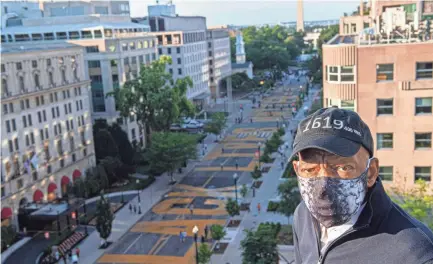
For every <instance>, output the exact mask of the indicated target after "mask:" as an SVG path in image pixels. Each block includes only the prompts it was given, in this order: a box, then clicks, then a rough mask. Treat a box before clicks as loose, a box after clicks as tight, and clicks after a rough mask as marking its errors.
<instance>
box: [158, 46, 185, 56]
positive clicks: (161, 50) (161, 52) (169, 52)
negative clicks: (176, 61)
mask: <svg viewBox="0 0 433 264" xmlns="http://www.w3.org/2000/svg"><path fill="white" fill-rule="evenodd" d="M163 53H164V52H163V48H158V54H159V55H162V54H163ZM165 53H166V54H169V55H170V54H171V48H167V49H166V52H165ZM176 53H177V54H180V47H176Z"/></svg>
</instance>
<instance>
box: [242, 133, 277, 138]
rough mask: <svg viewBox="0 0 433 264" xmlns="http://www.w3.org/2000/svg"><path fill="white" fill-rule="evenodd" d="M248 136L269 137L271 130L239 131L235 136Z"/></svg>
mask: <svg viewBox="0 0 433 264" xmlns="http://www.w3.org/2000/svg"><path fill="white" fill-rule="evenodd" d="M248 136H256V137H258V138H270V137H271V136H272V132H270V131H265V132H257V131H254V132H241V133H239V134H237V135H236V138H246V137H248Z"/></svg>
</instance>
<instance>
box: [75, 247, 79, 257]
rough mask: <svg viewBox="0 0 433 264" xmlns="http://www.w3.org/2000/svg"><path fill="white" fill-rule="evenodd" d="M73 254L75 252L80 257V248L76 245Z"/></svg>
mask: <svg viewBox="0 0 433 264" xmlns="http://www.w3.org/2000/svg"><path fill="white" fill-rule="evenodd" d="M75 254H77V257H80V248H79V247H77V248H76V249H75Z"/></svg>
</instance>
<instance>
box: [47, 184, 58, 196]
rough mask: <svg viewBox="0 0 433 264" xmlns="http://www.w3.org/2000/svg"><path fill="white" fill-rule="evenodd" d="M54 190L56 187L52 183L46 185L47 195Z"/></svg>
mask: <svg viewBox="0 0 433 264" xmlns="http://www.w3.org/2000/svg"><path fill="white" fill-rule="evenodd" d="M56 189H57V185H56V184H55V183H54V182H52V183H50V184H49V185H48V193H52V192H54V191H55V190H56Z"/></svg>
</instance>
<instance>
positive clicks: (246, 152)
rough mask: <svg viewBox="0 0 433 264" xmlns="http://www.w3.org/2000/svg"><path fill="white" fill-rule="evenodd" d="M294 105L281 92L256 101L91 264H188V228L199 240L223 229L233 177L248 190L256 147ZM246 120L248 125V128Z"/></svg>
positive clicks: (190, 258)
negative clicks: (214, 228)
mask: <svg viewBox="0 0 433 264" xmlns="http://www.w3.org/2000/svg"><path fill="white" fill-rule="evenodd" d="M295 99H296V96H295V95H291V94H289V92H287V91H281V90H280V91H279V92H278V93H274V94H273V95H271V96H270V97H267V98H265V99H262V105H261V108H260V109H254V111H253V114H252V115H251V116H244V122H243V123H241V124H237V125H235V126H234V127H232V129H230V130H229V131H228V132H227V134H228V135H227V136H226V137H225V139H224V140H223V141H222V142H221V143H220V144H218V145H217V146H216V147H214V148H213V150H212V151H211V152H209V153H207V155H206V156H205V158H204V159H203V161H201V162H200V163H199V164H198V165H197V166H196V167H195V169H194V170H193V171H191V172H190V173H189V174H188V175H186V176H185V177H184V178H183V179H182V180H181V181H180V182H179V183H178V184H177V185H175V186H174V188H173V189H172V191H170V192H169V193H167V194H166V195H165V196H164V198H163V199H162V200H161V201H160V202H159V203H157V204H156V205H155V206H153V207H152V209H151V210H150V211H148V212H146V213H145V214H144V215H143V217H141V219H140V220H139V221H138V222H137V223H136V224H135V225H133V227H132V228H131V229H130V230H129V231H128V232H127V233H126V234H125V235H124V236H123V237H121V238H120V239H119V240H118V241H116V243H115V244H114V245H113V246H111V247H110V249H109V250H108V251H107V252H106V253H105V254H104V255H103V256H102V257H101V258H99V259H98V261H97V263H147V264H153V263H154V264H156V263H177V264H182V263H194V261H195V259H194V258H195V248H194V241H193V233H192V228H193V227H194V226H195V225H196V226H198V228H199V230H200V231H199V233H198V235H199V237H200V236H201V235H202V234H204V232H203V230H204V227H205V226H206V225H212V224H220V225H225V223H226V220H227V219H228V215H227V213H226V210H225V198H227V197H232V198H234V197H235V184H234V179H233V175H234V174H235V173H237V174H238V176H239V178H238V185H237V186H238V188H239V186H241V185H242V184H247V185H248V186H250V185H251V182H252V178H251V176H250V172H252V171H253V169H254V166H255V165H256V164H257V163H258V159H257V158H256V157H255V152H256V151H257V148H258V143H259V142H262V143H264V142H265V141H266V139H267V138H269V137H271V135H272V133H273V132H274V131H276V129H277V122H278V124H279V125H281V124H282V123H281V116H284V117H285V119H286V120H287V118H288V117H289V116H291V108H289V107H288V103H291V102H292V101H294V100H295ZM273 104H276V105H277V107H276V108H275V109H272V111H271V108H272V105H273ZM280 105H281V106H283V109H282V110H283V111H281V109H280ZM266 106H268V107H266ZM266 108H267V109H266ZM269 112H272V115H270V114H269ZM251 118H252V119H253V123H250V119H251ZM262 149H263V148H262ZM236 164H237V165H238V168H237V169H236ZM191 209H192V210H191ZM182 231H185V232H186V233H187V238H186V240H185V241H184V242H181V241H180V238H179V233H180V232H182Z"/></svg>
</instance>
